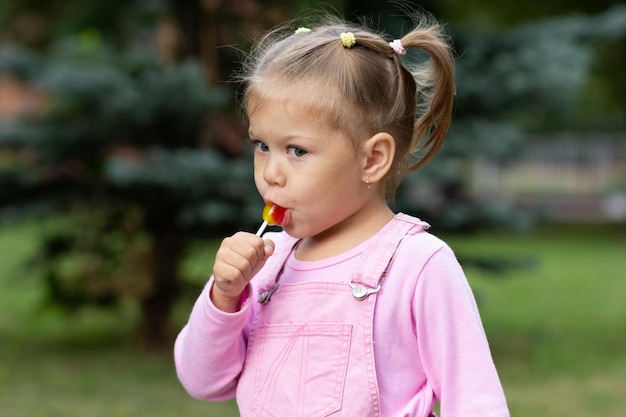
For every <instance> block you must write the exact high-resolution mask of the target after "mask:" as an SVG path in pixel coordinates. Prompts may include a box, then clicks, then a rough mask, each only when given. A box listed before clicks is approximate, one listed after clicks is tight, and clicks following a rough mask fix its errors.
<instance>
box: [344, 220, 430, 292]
mask: <svg viewBox="0 0 626 417" xmlns="http://www.w3.org/2000/svg"><path fill="white" fill-rule="evenodd" d="M429 227H430V225H429V224H428V223H426V222H424V221H422V220H420V219H418V218H415V217H412V216H408V215H406V214H403V213H399V214H397V215H396V216H394V218H393V220H391V221H390V222H389V223H387V224H386V225H385V226H384V227H383V229H382V230H381V231H380V232H379V233H378V234H377V236H376V237H375V238H374V239H373V240H372V242H371V243H370V244H369V245H368V246H367V248H366V249H365V251H364V252H363V253H362V254H361V256H360V257H359V260H358V262H357V265H356V267H355V269H354V272H353V274H352V278H351V280H350V282H349V285H350V287H351V288H352V295H353V296H354V298H356V299H357V300H364V299H365V298H367V297H368V296H369V295H371V294H373V293H376V292H378V291H379V290H380V288H381V285H382V282H383V280H384V278H385V276H386V274H387V270H388V268H389V267H390V266H391V263H392V261H393V257H394V255H395V253H396V252H397V250H398V248H399V247H400V244H401V243H402V240H403V239H404V238H405V237H406V236H408V235H412V234H415V233H419V232H421V231H424V230H425V229H428V228H429Z"/></svg>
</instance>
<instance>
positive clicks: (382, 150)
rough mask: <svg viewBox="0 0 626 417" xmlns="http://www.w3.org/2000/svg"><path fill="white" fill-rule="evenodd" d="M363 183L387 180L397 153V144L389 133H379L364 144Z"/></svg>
mask: <svg viewBox="0 0 626 417" xmlns="http://www.w3.org/2000/svg"><path fill="white" fill-rule="evenodd" d="M361 152H362V153H361V155H362V162H363V182H365V181H369V182H372V183H374V182H378V181H380V180H382V179H383V178H385V176H386V175H387V173H388V172H389V170H390V169H391V165H392V164H393V160H394V156H395V153H396V142H395V141H394V140H393V136H391V135H390V134H389V133H385V132H379V133H376V134H375V135H374V136H372V137H370V138H369V139H367V140H366V141H365V142H364V143H363V147H362V148H361Z"/></svg>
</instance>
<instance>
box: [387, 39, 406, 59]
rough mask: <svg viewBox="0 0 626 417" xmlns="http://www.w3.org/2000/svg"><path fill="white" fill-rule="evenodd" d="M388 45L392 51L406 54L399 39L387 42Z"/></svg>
mask: <svg viewBox="0 0 626 417" xmlns="http://www.w3.org/2000/svg"><path fill="white" fill-rule="evenodd" d="M389 46H391V49H393V51H394V52H395V53H396V54H398V55H404V54H406V49H404V46H402V41H401V40H400V39H396V40H394V41H393V42H389Z"/></svg>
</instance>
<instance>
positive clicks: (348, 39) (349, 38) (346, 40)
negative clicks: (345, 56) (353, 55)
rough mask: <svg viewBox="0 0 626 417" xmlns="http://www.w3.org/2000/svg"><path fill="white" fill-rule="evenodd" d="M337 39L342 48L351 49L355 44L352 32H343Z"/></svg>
mask: <svg viewBox="0 0 626 417" xmlns="http://www.w3.org/2000/svg"><path fill="white" fill-rule="evenodd" d="M339 38H340V39H341V43H343V47H344V48H348V49H349V48H352V46H354V44H355V43H356V38H355V37H354V33H352V32H343V33H342V34H341V35H339Z"/></svg>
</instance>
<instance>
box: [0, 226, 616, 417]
mask: <svg viewBox="0 0 626 417" xmlns="http://www.w3.org/2000/svg"><path fill="white" fill-rule="evenodd" d="M42 227H45V226H42V225H28V226H13V227H5V228H4V229H2V230H0V341H2V343H0V363H1V364H2V366H0V410H2V412H1V413H0V414H1V415H2V416H7V417H13V416H15V417H18V416H19V417H21V416H33V417H36V416H41V417H52V416H64V417H66V416H80V417H96V416H101V417H116V416H120V417H122V416H124V417H133V416H157V417H159V416H164V417H165V416H185V417H193V416H203V417H212V416H215V417H217V416H220V417H226V416H236V415H237V413H236V409H235V407H234V405H233V403H232V402H231V403H223V404H208V403H203V402H200V401H196V400H194V399H191V398H190V397H189V396H188V395H187V394H186V393H185V392H184V390H183V389H182V388H181V387H180V385H179V383H178V381H177V379H176V375H175V370H174V367H173V363H172V354H171V349H169V348H168V349H165V350H164V351H163V352H147V351H145V350H142V349H141V348H140V347H138V346H137V345H136V344H135V343H134V338H133V337H132V329H133V325H134V324H135V322H136V318H137V311H136V309H135V308H134V307H133V306H132V305H127V306H124V308H122V309H120V310H119V311H117V312H115V313H114V314H111V313H106V314H105V313H103V312H101V311H98V310H95V309H94V310H85V311H81V312H80V313H74V314H72V315H69V316H67V315H65V314H63V313H62V312H60V311H57V310H54V309H50V308H42V301H43V292H42V288H41V286H40V285H39V281H38V280H37V277H36V276H34V275H33V272H32V270H30V269H29V268H27V267H26V268H25V266H28V262H27V259H29V258H28V257H29V256H30V255H32V254H33V253H34V250H35V245H36V243H37V239H38V234H39V233H40V232H41V230H42ZM625 232H626V230H624V229H623V228H622V229H621V230H619V229H615V228H607V227H587V228H580V227H577V228H572V227H570V228H552V229H550V230H545V229H540V230H538V231H537V232H535V233H533V234H532V235H528V236H510V235H499V234H488V235H478V236H472V237H461V236H448V237H445V239H446V241H448V243H450V245H451V246H452V247H453V249H454V250H455V251H456V252H457V254H459V255H460V256H461V257H462V258H463V259H464V258H466V257H470V258H471V257H495V258H504V259H508V260H513V261H524V262H523V263H524V264H525V265H527V266H526V267H524V268H519V269H513V270H510V271H508V272H506V273H505V274H502V275H491V274H489V273H486V272H485V271H483V270H479V269H476V268H472V267H469V266H467V267H466V272H467V275H468V278H469V280H470V283H471V285H472V287H473V288H474V290H475V292H476V295H477V298H478V301H479V306H480V310H481V314H482V317H483V321H484V324H485V328H486V331H487V334H488V337H489V339H490V343H491V347H492V351H493V355H494V360H495V361H496V365H497V367H498V370H499V372H500V375H501V378H502V381H503V385H504V388H505V392H506V394H507V397H508V399H509V405H510V408H511V411H512V415H514V416H530V415H532V416H535V417H561V416H563V417H565V416H567V417H578V416H580V417H582V416H590V415H602V416H604V417H617V416H622V415H623V413H624V410H626V399H624V395H623V393H624V392H626V353H625V352H626V303H625V302H624V300H623V299H624V294H626V256H625V254H626V233H625ZM211 251H212V246H210V245H208V246H206V247H199V248H196V250H195V251H194V252H192V253H193V254H194V255H193V257H192V258H191V259H189V261H188V262H186V263H185V265H184V270H185V273H186V274H187V275H189V276H191V277H192V279H193V280H194V281H201V280H203V279H204V278H203V276H206V271H205V269H206V270H209V269H210V259H212V255H211V254H210V252H211ZM207 252H208V253H207ZM207 260H208V261H207ZM526 261H529V262H526ZM25 262H26V264H25ZM191 302H192V300H188V301H186V302H182V303H181V304H180V305H179V306H178V307H177V317H178V319H177V321H178V325H180V324H181V323H182V320H184V317H185V316H186V314H188V311H189V308H190V303H191Z"/></svg>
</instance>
